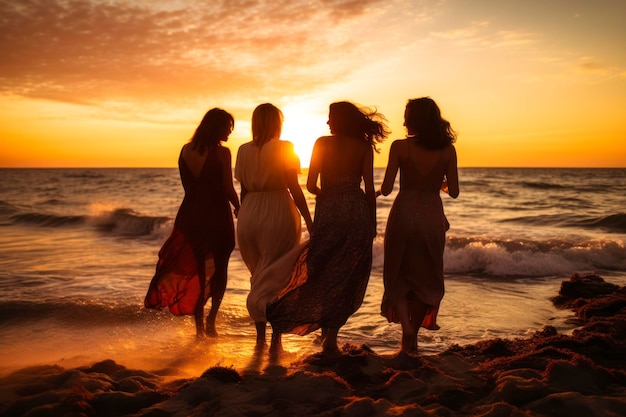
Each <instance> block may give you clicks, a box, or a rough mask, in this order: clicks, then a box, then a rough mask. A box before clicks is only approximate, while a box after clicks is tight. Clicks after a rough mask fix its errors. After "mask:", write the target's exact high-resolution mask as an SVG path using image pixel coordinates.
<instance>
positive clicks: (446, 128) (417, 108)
mask: <svg viewBox="0 0 626 417" xmlns="http://www.w3.org/2000/svg"><path fill="white" fill-rule="evenodd" d="M404 126H406V128H407V131H408V132H409V134H414V135H416V140H417V142H418V143H419V144H420V145H421V146H423V147H424V148H426V149H442V148H445V147H446V146H448V145H451V144H452V143H454V142H455V141H456V137H457V133H456V132H455V131H454V130H452V127H451V126H450V122H448V121H447V120H446V119H444V118H443V117H441V111H440V110H439V106H437V103H435V101H434V100H433V99H431V98H430V97H421V98H414V99H411V100H409V101H408V103H407V105H406V109H405V111H404Z"/></svg>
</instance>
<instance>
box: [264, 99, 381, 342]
mask: <svg viewBox="0 0 626 417" xmlns="http://www.w3.org/2000/svg"><path fill="white" fill-rule="evenodd" d="M328 125H329V127H330V132H331V133H332V136H324V137H321V138H319V139H318V140H317V141H316V143H315V146H314V148H313V154H312V157H311V163H310V166H309V174H308V179H307V189H308V190H309V191H310V192H311V193H313V194H315V195H316V196H317V197H316V205H315V220H314V223H313V229H312V231H311V239H310V245H309V247H308V249H305V250H304V251H303V253H302V254H301V256H300V257H299V258H298V260H297V263H296V267H295V269H294V273H293V275H292V278H291V281H290V284H289V285H288V286H287V287H286V288H285V289H284V290H283V291H282V292H281V293H280V294H279V296H278V299H277V300H276V301H274V302H272V303H271V304H270V305H269V306H268V310H267V315H268V319H269V321H270V322H271V323H272V327H273V328H274V329H277V330H278V331H281V332H289V333H294V334H299V335H304V334H307V333H310V332H312V331H315V330H317V329H319V328H322V348H323V352H324V353H326V354H337V353H338V352H339V349H338V346H337V334H338V332H339V329H340V328H341V327H342V326H343V325H344V324H345V323H346V321H347V320H348V318H349V317H350V316H351V315H352V314H353V313H354V312H355V311H356V310H357V309H358V308H359V307H360V306H361V303H362V302H363V297H364V295H365V289H366V287H367V283H368V280H369V275H370V269H371V266H372V242H373V239H374V237H375V235H376V195H375V192H374V183H373V182H374V181H373V176H374V175H373V155H374V150H375V148H376V144H377V143H378V142H381V141H382V140H384V138H385V137H386V136H387V134H388V132H387V128H386V125H385V123H384V117H383V116H382V115H380V114H379V113H377V112H375V111H370V110H367V109H360V108H359V107H357V106H356V105H354V104H352V103H350V102H345V101H344V102H337V103H333V104H331V105H330V108H329V117H328ZM318 179H319V186H318ZM361 181H363V182H364V186H365V190H362V189H361V186H360V184H361Z"/></svg>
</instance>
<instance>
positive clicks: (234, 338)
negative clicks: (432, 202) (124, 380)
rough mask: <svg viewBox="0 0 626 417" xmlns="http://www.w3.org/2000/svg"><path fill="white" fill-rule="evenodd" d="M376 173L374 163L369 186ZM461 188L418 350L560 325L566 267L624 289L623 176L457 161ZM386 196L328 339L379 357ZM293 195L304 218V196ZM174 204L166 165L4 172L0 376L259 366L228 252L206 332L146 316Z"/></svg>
mask: <svg viewBox="0 0 626 417" xmlns="http://www.w3.org/2000/svg"><path fill="white" fill-rule="evenodd" d="M383 175H384V169H380V168H377V169H376V170H375V182H376V186H378V185H379V184H380V183H381V182H382V177H383ZM300 182H301V184H304V183H305V182H306V171H305V172H303V173H302V175H301V176H300ZM236 188H237V189H238V184H236ZM460 188H461V193H460V196H459V198H458V199H456V200H453V199H451V198H450V197H448V196H447V195H444V194H442V199H443V202H444V207H445V211H446V215H447V217H448V220H449V222H450V224H451V228H450V230H449V232H448V235H447V244H446V251H445V255H444V264H445V275H446V294H445V296H444V299H443V302H442V304H441V309H440V315H439V324H440V325H441V329H440V330H439V331H427V330H422V331H420V336H419V349H420V351H421V352H423V353H424V354H432V353H437V352H441V351H443V350H445V349H446V348H448V347H450V346H452V345H454V344H467V343H472V342H475V341H478V340H481V339H484V338H497V337H500V338H514V337H523V336H525V335H527V334H529V333H532V332H534V331H537V330H540V329H541V328H542V327H543V326H545V325H552V326H555V327H556V328H557V329H558V330H559V331H561V332H570V331H571V330H572V329H573V328H574V327H575V326H576V321H575V320H573V319H572V314H571V312H570V311H567V310H559V309H557V308H555V307H554V306H553V305H552V303H551V300H550V299H551V297H553V296H555V295H556V294H557V292H558V290H559V287H560V284H561V282H562V281H563V280H565V279H568V278H569V277H570V276H571V275H572V274H573V273H579V274H584V273H597V274H599V275H601V276H602V277H604V278H605V279H606V280H607V281H609V282H613V283H616V284H619V285H625V284H626V246H625V244H626V169H519V168H510V169H509V168H484V169H481V168H462V169H460ZM397 190H398V186H397V184H396V188H395V190H394V192H393V193H392V194H391V195H390V196H387V197H379V198H378V200H377V217H378V228H377V231H378V235H377V237H376V240H375V242H374V248H373V255H374V257H373V266H372V273H371V277H370V281H369V285H368V290H367V293H366V296H365V299H364V302H363V305H362V307H361V308H360V309H359V310H358V311H357V312H356V313H355V314H354V315H353V316H352V317H351V318H350V319H349V321H348V323H347V324H346V325H345V326H344V327H343V328H342V329H341V331H340V335H339V343H340V344H343V343H352V344H354V345H362V344H365V345H367V346H369V347H370V348H371V349H373V350H374V351H375V352H376V353H379V354H382V355H386V354H393V353H394V352H396V351H397V350H398V347H399V341H400V335H401V330H400V326H399V325H398V324H395V323H387V321H386V319H385V318H384V317H382V316H381V315H380V301H381V296H382V292H383V283H382V266H383V240H384V235H385V225H386V221H387V216H388V214H389V210H390V208H391V205H392V203H393V198H394V196H395V195H396V193H397ZM305 195H306V197H307V201H308V204H309V206H310V209H311V212H313V210H314V206H315V199H314V198H313V196H311V195H310V194H308V193H306V191H305ZM182 197H183V190H182V186H181V184H180V178H179V174H178V170H177V169H173V168H154V169H144V168H134V169H133V168H130V169H0V373H5V372H8V371H10V370H14V369H16V368H19V367H24V366H29V365H36V364H59V365H62V366H74V365H83V364H90V363H93V362H95V361H98V360H103V359H114V360H116V361H118V362H119V363H121V364H124V365H126V366H128V367H135V368H142V369H147V370H160V372H161V373H163V374H167V373H170V374H172V375H197V374H199V373H201V372H202V370H204V369H206V368H207V367H209V366H214V365H224V366H234V367H236V368H245V369H251V370H256V369H261V368H262V367H263V366H265V365H266V364H267V362H264V360H263V359H262V358H260V357H259V356H258V355H257V354H255V353H254V349H253V347H254V342H255V329H254V324H253V323H252V321H251V319H250V317H249V315H248V312H247V310H246V307H245V300H246V296H247V293H248V290H249V273H248V271H247V269H246V267H245V265H244V263H243V261H242V260H241V256H240V253H239V251H238V248H235V251H234V252H233V254H232V257H231V261H230V265H229V271H228V272H229V280H228V287H227V291H226V294H225V296H224V301H223V303H222V307H221V309H220V313H219V315H218V320H217V330H218V332H219V334H220V336H219V337H218V338H217V339H208V340H205V341H200V342H198V341H196V338H195V326H194V324H193V319H192V317H190V316H183V317H175V316H172V315H171V314H169V313H168V312H167V311H157V310H148V309H144V308H143V298H144V296H145V293H146V290H147V288H148V284H149V282H150V279H151V278H152V276H153V274H154V269H155V265H156V261H157V253H158V251H159V249H160V247H161V245H162V244H163V242H164V241H165V239H166V238H167V237H168V235H169V233H170V231H171V228H172V224H173V220H174V217H175V215H176V211H177V209H178V206H179V204H180V202H181V200H182ZM303 227H304V226H303ZM303 230H304V233H303V238H306V237H307V233H306V229H305V228H303ZM209 303H210V301H209ZM268 330H269V329H268ZM316 338H317V334H316V333H314V334H311V335H308V336H305V337H299V336H292V335H286V336H285V337H284V347H285V349H286V351H287V353H286V354H285V355H284V359H283V362H282V363H288V362H290V361H293V360H296V359H298V358H301V357H303V356H305V355H308V354H311V353H314V352H317V351H319V348H320V347H319V345H318V344H317V343H316Z"/></svg>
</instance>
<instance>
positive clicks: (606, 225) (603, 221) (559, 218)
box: [501, 213, 626, 233]
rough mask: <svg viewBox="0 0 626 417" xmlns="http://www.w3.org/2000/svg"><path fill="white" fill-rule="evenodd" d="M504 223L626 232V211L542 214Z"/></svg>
mask: <svg viewBox="0 0 626 417" xmlns="http://www.w3.org/2000/svg"><path fill="white" fill-rule="evenodd" d="M501 222H502V223H523V224H531V225H535V226H557V227H570V228H571V227H576V228H581V227H583V228H587V229H600V230H605V231H608V232H614V233H626V213H617V214H610V215H608V216H599V217H589V216H583V215H569V216H564V215H563V214H542V215H539V216H521V217H515V218H510V219H504V220H501Z"/></svg>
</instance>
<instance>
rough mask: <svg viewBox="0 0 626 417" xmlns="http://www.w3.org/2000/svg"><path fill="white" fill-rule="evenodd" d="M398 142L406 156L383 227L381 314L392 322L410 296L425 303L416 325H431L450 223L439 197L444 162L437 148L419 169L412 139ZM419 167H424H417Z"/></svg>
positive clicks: (441, 292) (441, 291)
mask: <svg viewBox="0 0 626 417" xmlns="http://www.w3.org/2000/svg"><path fill="white" fill-rule="evenodd" d="M402 142H403V145H404V146H407V147H408V149H407V151H408V155H409V158H408V160H407V161H404V163H402V162H401V165H400V170H401V172H400V191H399V192H398V195H397V196H396V199H395V201H394V203H393V206H392V207H391V211H390V212H389V219H388V220H387V228H386V230H385V244H384V252H385V261H384V267H383V282H384V285H385V292H384V294H383V300H382V303H381V314H382V315H383V316H385V317H386V318H387V320H388V321H389V322H395V323H398V322H399V321H400V318H399V315H398V310H397V309H398V305H399V304H400V303H401V301H404V300H406V299H409V300H410V299H411V298H412V297H416V298H417V299H419V300H420V301H421V302H422V303H424V304H425V305H426V306H427V311H426V315H425V317H424V320H423V321H422V325H421V326H422V327H424V328H426V329H430V330H437V329H439V325H438V324H437V314H438V312H439V304H440V303H441V300H442V298H443V295H444V277H443V252H444V248H445V243H446V231H447V230H448V229H449V227H450V225H449V223H448V220H447V219H446V216H445V214H444V210H443V204H442V202H441V197H440V196H439V190H440V188H441V183H442V180H443V176H444V172H445V166H444V162H443V159H442V153H440V154H439V156H438V157H435V159H434V160H433V162H432V165H430V166H428V167H427V168H426V169H425V168H424V167H423V166H422V165H423V164H417V163H416V162H415V161H414V160H412V159H411V155H412V152H414V151H415V148H416V144H415V143H413V142H412V139H405V140H403V141H402ZM424 169H425V171H426V172H421V171H420V170H424ZM407 178H411V180H410V181H409V180H407ZM403 179H404V181H405V183H404V184H403ZM409 184H410V185H411V187H410V188H409V186H408V185H409Z"/></svg>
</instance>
